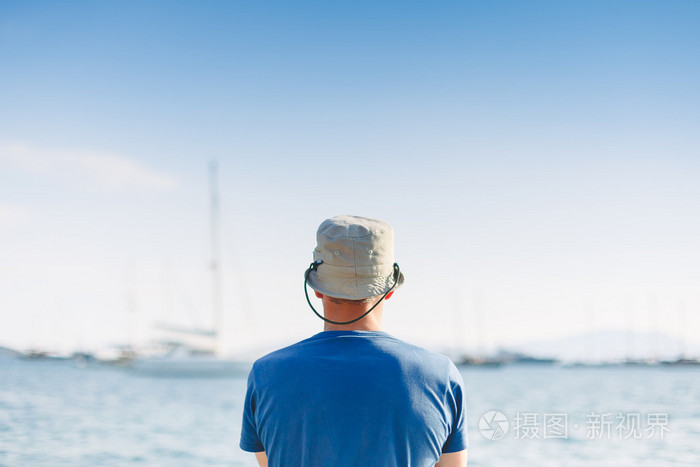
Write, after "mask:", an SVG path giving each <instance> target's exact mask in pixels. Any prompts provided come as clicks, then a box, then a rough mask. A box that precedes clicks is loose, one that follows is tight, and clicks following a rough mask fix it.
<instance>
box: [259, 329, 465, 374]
mask: <svg viewBox="0 0 700 467" xmlns="http://www.w3.org/2000/svg"><path fill="white" fill-rule="evenodd" d="M349 337H350V338H352V337H356V338H360V339H358V340H360V343H359V345H362V344H368V345H370V346H371V347H372V351H374V352H376V353H377V354H381V355H383V356H384V357H386V358H387V359H395V360H400V361H401V362H402V363H404V364H406V365H411V366H414V367H421V368H424V369H425V370H430V371H433V372H444V371H447V372H450V371H452V370H453V369H454V364H453V363H452V361H451V360H450V359H449V358H448V357H447V356H445V355H442V354H439V353H437V352H433V351H430V350H428V349H425V348H423V347H420V346H418V345H415V344H412V343H409V342H406V341H404V340H401V339H399V338H396V337H394V336H392V335H390V334H387V333H370V332H368V333H364V334H357V335H349V334H340V333H339V334H337V335H328V334H327V333H319V334H316V335H314V336H311V337H309V338H307V339H304V340H301V341H299V342H296V343H294V344H291V345H288V346H286V347H282V348H280V349H278V350H275V351H273V352H270V353H268V354H267V355H265V356H263V357H261V358H259V359H258V360H256V362H255V364H254V365H253V368H255V369H258V370H262V369H272V368H274V367H278V366H286V365H289V364H291V363H293V362H295V361H298V360H305V359H308V358H312V357H314V356H320V355H323V354H326V352H328V350H329V348H330V347H332V346H341V345H343V344H348V342H341V341H348V339H347V338H349ZM351 341H356V339H351ZM354 343H355V344H358V343H357V342H354Z"/></svg>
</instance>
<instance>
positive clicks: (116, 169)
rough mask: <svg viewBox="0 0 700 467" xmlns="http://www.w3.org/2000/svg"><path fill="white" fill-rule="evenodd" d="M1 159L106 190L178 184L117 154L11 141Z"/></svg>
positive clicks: (164, 187) (2, 147) (166, 187)
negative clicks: (40, 146)
mask: <svg viewBox="0 0 700 467" xmlns="http://www.w3.org/2000/svg"><path fill="white" fill-rule="evenodd" d="M0 162H4V163H7V164H10V165H12V166H15V167H18V168H20V169H23V170H26V171H28V172H31V173H35V174H42V175H45V176H50V177H55V176H59V177H61V178H67V179H71V180H74V179H76V178H78V179H79V180H80V181H81V182H83V183H85V184H87V185H90V186H97V187H98V188H100V189H104V190H107V191H131V190H146V191H157V192H165V191H170V190H172V189H174V188H175V187H176V186H177V184H178V183H177V179H176V178H175V177H173V176H171V175H169V174H166V173H162V172H159V171H157V170H154V169H151V168H149V167H146V166H145V165H143V164H141V163H139V162H137V161H135V160H133V159H130V158H128V157H124V156H120V155H114V154H105V153H95V152H84V151H63V150H61V151H57V150H52V149H43V148H37V147H35V146H31V145H28V144H23V143H12V144H2V145H0Z"/></svg>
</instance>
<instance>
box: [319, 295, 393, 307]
mask: <svg viewBox="0 0 700 467" xmlns="http://www.w3.org/2000/svg"><path fill="white" fill-rule="evenodd" d="M327 297H328V300H330V301H331V303H335V304H336V305H364V304H367V303H372V302H376V301H377V300H379V298H380V297H378V296H377V297H367V298H361V299H359V300H350V299H349V298H337V297H331V296H330V295H327Z"/></svg>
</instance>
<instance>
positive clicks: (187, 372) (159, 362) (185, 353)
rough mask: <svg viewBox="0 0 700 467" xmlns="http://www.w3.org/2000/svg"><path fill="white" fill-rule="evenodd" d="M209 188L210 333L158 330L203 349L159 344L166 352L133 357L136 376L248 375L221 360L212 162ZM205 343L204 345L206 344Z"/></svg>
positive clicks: (242, 364)
mask: <svg viewBox="0 0 700 467" xmlns="http://www.w3.org/2000/svg"><path fill="white" fill-rule="evenodd" d="M209 186H210V201H211V209H210V221H211V222H210V228H211V244H212V248H211V255H212V259H211V273H212V314H213V318H214V326H213V329H211V330H209V329H188V328H179V327H175V326H161V328H162V329H164V330H166V331H169V332H171V333H175V334H179V335H180V336H188V338H189V339H190V340H193V339H198V340H199V341H200V342H201V341H204V342H205V345H198V346H193V345H192V344H188V343H186V342H185V339H177V340H175V339H173V340H169V341H166V342H162V344H163V345H164V346H165V348H166V349H167V350H166V351H165V352H164V353H162V354H161V355H158V356H149V357H136V358H134V359H133V360H132V361H131V362H130V364H129V369H130V370H131V371H133V372H134V373H137V374H142V375H148V376H169V377H191V378H197V377H200V378H217V377H241V376H245V375H247V374H248V371H249V370H250V367H251V363H250V362H248V361H244V360H235V359H229V358H225V357H224V356H223V346H222V344H223V340H222V338H223V336H222V329H223V298H222V288H223V287H222V284H223V280H222V275H221V272H222V271H221V258H220V257H221V237H220V224H219V192H218V174H217V165H216V163H215V162H212V163H211V165H210V170H209ZM206 343H208V344H206Z"/></svg>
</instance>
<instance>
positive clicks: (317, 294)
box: [314, 290, 323, 298]
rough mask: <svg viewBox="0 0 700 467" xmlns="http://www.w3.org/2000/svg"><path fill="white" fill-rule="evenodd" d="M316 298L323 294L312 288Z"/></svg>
mask: <svg viewBox="0 0 700 467" xmlns="http://www.w3.org/2000/svg"><path fill="white" fill-rule="evenodd" d="M314 293H315V294H316V297H317V298H323V294H322V293H320V292H317V291H315V290H314Z"/></svg>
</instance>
